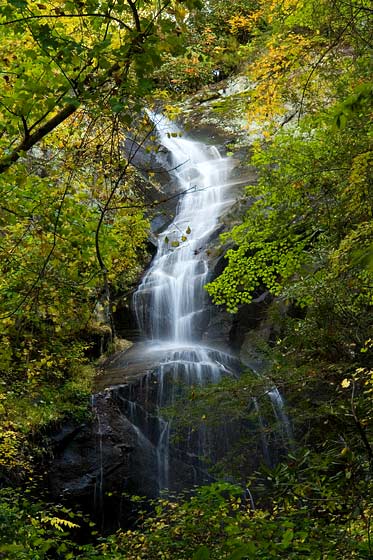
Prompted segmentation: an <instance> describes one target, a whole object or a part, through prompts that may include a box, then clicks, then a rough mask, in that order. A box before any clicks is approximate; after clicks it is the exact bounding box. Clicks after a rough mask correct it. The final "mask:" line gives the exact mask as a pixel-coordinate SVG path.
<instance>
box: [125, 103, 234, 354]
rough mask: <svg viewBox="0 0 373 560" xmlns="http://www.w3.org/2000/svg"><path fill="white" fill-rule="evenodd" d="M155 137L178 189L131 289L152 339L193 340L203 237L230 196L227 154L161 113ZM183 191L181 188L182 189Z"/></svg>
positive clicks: (200, 302)
mask: <svg viewBox="0 0 373 560" xmlns="http://www.w3.org/2000/svg"><path fill="white" fill-rule="evenodd" d="M151 117H152V119H153V121H154V123H155V126H156V129H157V132H158V135H159V141H160V143H161V144H162V145H163V146H165V147H166V148H167V150H169V152H170V155H171V157H172V161H171V168H173V169H174V171H173V172H172V174H173V176H174V179H175V185H176V188H177V191H178V192H179V193H180V194H181V197H180V201H179V204H178V206H177V210H176V216H175V219H174V221H173V222H172V223H171V224H170V226H169V227H168V228H167V229H166V231H164V232H163V233H162V234H161V235H159V237H158V247H157V254H156V257H155V259H154V261H153V263H152V266H151V268H150V270H149V271H148V273H147V274H146V275H145V277H144V279H143V281H142V283H141V285H140V287H139V289H138V291H137V293H136V295H135V308H136V312H137V319H138V323H139V326H140V328H141V330H142V331H143V332H144V333H146V334H147V335H148V337H149V338H150V339H151V340H152V341H153V342H156V343H157V344H160V345H162V344H164V343H166V344H167V345H168V346H170V345H171V344H173V345H174V346H175V347H177V346H185V345H190V343H192V342H195V341H198V338H199V337H198V332H199V325H200V322H201V319H202V314H203V311H204V304H205V301H206V294H205V291H204V288H203V286H204V285H205V284H206V282H207V279H208V275H209V269H208V256H207V255H206V251H205V249H206V243H207V241H208V240H209V238H210V237H211V235H212V234H213V233H214V232H215V231H216V228H217V225H218V219H219V216H220V215H221V214H222V212H223V211H224V209H226V208H228V207H229V206H230V205H231V204H232V202H233V200H232V199H230V197H229V190H230V189H229V186H227V182H228V177H229V173H230V171H231V168H232V160H230V159H229V158H223V157H221V156H220V154H219V152H218V150H217V148H216V147H214V146H206V145H204V144H201V143H199V142H196V141H194V140H190V139H188V138H185V137H184V136H182V135H181V132H180V130H179V129H178V128H177V127H176V126H175V125H174V124H173V123H170V122H169V121H167V120H166V119H165V118H161V117H159V116H157V115H154V114H151ZM182 193H184V194H182Z"/></svg>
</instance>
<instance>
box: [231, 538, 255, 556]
mask: <svg viewBox="0 0 373 560" xmlns="http://www.w3.org/2000/svg"><path fill="white" fill-rule="evenodd" d="M255 551H256V547H255V544H254V543H251V542H250V543H246V544H243V545H242V546H239V547H238V548H236V550H235V551H234V552H232V554H231V555H230V556H228V559H227V560H241V558H246V557H247V556H252V555H253V554H255Z"/></svg>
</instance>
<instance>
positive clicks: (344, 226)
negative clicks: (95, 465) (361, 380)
mask: <svg viewBox="0 0 373 560" xmlns="http://www.w3.org/2000/svg"><path fill="white" fill-rule="evenodd" d="M366 118H367V114H365V113H363V114H362V115H361V117H358V116H356V117H355V118H351V119H350V121H349V123H348V124H347V125H346V127H345V128H344V129H343V130H341V129H335V128H333V123H332V121H331V119H330V118H329V117H328V116H327V117H326V118H323V119H321V120H319V121H318V123H317V125H318V126H317V128H315V120H314V119H313V118H312V119H305V121H304V122H303V124H302V126H301V127H300V128H299V130H298V131H297V132H296V133H293V131H291V130H290V131H287V132H285V131H283V132H282V133H280V134H278V135H277V136H276V138H275V139H274V141H273V143H272V144H271V145H270V146H268V147H264V148H262V147H260V146H257V148H256V153H255V155H254V157H253V160H252V161H253V163H255V164H256V165H257V167H258V169H259V172H260V178H259V183H258V185H257V186H253V187H249V188H248V189H247V194H248V196H250V197H252V201H253V202H252V205H251V207H250V208H249V210H248V212H247V215H246V217H245V219H244V221H243V223H242V224H241V225H238V226H236V227H235V228H234V229H233V230H232V232H231V233H229V234H225V235H224V237H223V240H224V241H227V240H230V241H232V242H233V243H234V244H235V246H236V247H235V248H233V249H230V250H229V251H228V252H227V256H226V257H227V261H228V263H227V266H226V268H225V270H224V271H223V273H222V275H221V276H220V277H219V278H218V279H217V280H215V281H214V282H212V283H211V284H209V285H208V286H207V289H208V291H209V293H210V294H211V295H212V297H213V300H214V301H215V303H218V304H225V305H227V307H228V309H229V310H230V311H236V310H237V307H238V305H239V304H241V303H248V302H250V301H251V299H252V297H253V295H254V293H255V291H256V290H258V289H259V288H260V289H268V290H269V291H270V292H271V293H272V294H273V295H275V296H280V297H281V298H282V299H284V300H291V301H294V302H296V304H297V305H300V306H301V307H307V311H308V312H307V317H308V318H306V321H307V320H308V319H309V320H310V321H311V317H312V316H313V314H314V313H315V314H316V312H317V313H318V315H320V312H321V310H322V308H323V306H324V307H325V313H324V315H325V320H326V321H327V322H328V321H329V320H328V317H327V313H326V309H327V308H328V310H329V313H330V312H331V313H332V315H329V319H330V323H331V322H332V321H334V322H336V321H337V322H338V323H339V322H340V323H341V325H342V323H343V317H345V316H346V315H348V316H351V318H352V317H356V319H357V318H358V317H360V318H362V315H364V314H366V313H367V311H366V310H367V309H368V307H369V305H371V303H372V288H371V285H372V282H371V269H370V264H369V263H370V253H371V239H372V227H371V215H372V206H371V201H372V192H371V190H372V185H371V179H370V174H369V171H368V169H369V168H370V165H371V164H370V163H369V162H371V152H370V147H369V143H370V133H369V130H370V128H369V124H368V123H367V120H366ZM289 154H291V156H290V157H289ZM367 320H368V323H369V319H368V318H367ZM368 323H365V321H364V320H362V321H361V328H359V329H358V330H357V331H356V335H355V336H354V338H353V339H349V337H348V335H347V338H346V340H345V344H350V343H353V342H354V343H356V344H362V343H363V341H364V337H365V336H366V328H367V325H368ZM324 326H325V327H326V325H324ZM320 327H321V325H320ZM337 334H341V333H336V335H337ZM346 352H347V349H345V353H346Z"/></svg>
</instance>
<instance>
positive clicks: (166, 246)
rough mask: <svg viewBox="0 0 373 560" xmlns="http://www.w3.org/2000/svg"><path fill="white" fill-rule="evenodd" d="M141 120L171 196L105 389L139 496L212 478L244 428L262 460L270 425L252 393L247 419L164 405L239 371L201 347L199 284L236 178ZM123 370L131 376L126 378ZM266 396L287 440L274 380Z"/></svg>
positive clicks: (229, 165) (202, 294)
mask: <svg viewBox="0 0 373 560" xmlns="http://www.w3.org/2000/svg"><path fill="white" fill-rule="evenodd" d="M149 117H150V118H151V120H152V121H153V123H154V127H155V130H156V132H157V135H158V139H159V143H160V145H161V146H163V147H164V149H166V150H167V154H168V156H167V157H168V164H169V167H170V170H169V173H170V175H171V177H172V183H173V185H174V187H175V189H176V193H174V194H176V195H177V197H178V199H179V201H178V204H177V208H176V212H175V217H174V219H173V221H172V223H170V224H169V226H168V227H166V229H165V230H164V231H162V232H161V233H160V234H159V235H158V239H157V251H156V255H155V257H154V259H153V261H152V263H151V265H150V267H149V269H148V271H147V272H146V274H145V275H144V277H143V279H142V282H141V283H140V285H139V287H138V289H137V291H136V293H135V294H134V299H133V304H134V309H135V313H136V317H137V321H138V325H139V328H140V332H141V338H142V341H141V342H139V343H137V344H136V345H135V346H134V348H133V349H131V350H130V351H129V352H126V353H125V354H124V356H123V357H122V358H120V359H119V362H115V363H116V367H119V369H120V368H124V369H125V371H126V379H127V380H128V382H127V383H126V384H124V385H120V386H118V387H117V388H116V391H115V392H113V397H115V399H116V401H117V403H118V405H119V407H120V409H121V410H122V411H123V413H124V414H125V416H126V417H127V419H128V420H129V421H130V422H131V424H132V426H133V429H134V434H135V435H136V438H137V448H136V450H135V451H134V453H133V472H134V473H135V474H134V480H135V484H139V490H140V491H141V492H143V491H144V492H145V493H147V492H148V495H149V494H151V493H153V494H154V493H156V492H159V491H161V490H164V489H171V490H175V489H176V490H181V489H184V487H188V486H192V485H193V484H201V483H205V482H209V481H211V480H213V476H212V474H211V472H210V469H209V467H210V466H211V465H213V464H215V463H216V462H219V461H220V460H222V461H223V462H224V460H225V458H226V457H228V458H229V457H231V456H232V453H234V452H233V449H234V446H235V445H240V438H241V436H242V437H243V438H245V437H250V434H251V435H252V434H253V430H254V431H255V430H256V431H257V432H258V433H259V434H260V437H259V440H258V443H259V449H257V452H258V453H257V455H259V457H260V456H262V458H263V460H264V461H265V462H266V463H267V464H268V465H269V464H271V463H272V461H271V451H272V450H271V449H270V441H269V440H267V435H266V426H267V425H268V424H269V423H270V422H268V421H267V420H266V419H265V418H264V417H263V415H262V412H261V410H260V408H259V403H258V401H257V400H255V399H253V401H252V402H253V409H254V411H255V419H254V420H253V421H245V420H242V419H240V418H238V419H237V417H236V419H235V416H234V414H233V415H232V416H231V417H230V416H229V412H228V414H224V413H223V415H221V416H219V414H217V415H216V418H215V423H214V421H212V422H209V421H206V422H205V415H203V414H202V415H201V417H200V418H198V419H187V420H186V419H185V418H182V414H181V415H180V416H181V418H180V417H176V416H175V418H173V413H172V411H175V410H176V409H178V410H180V409H182V407H183V399H188V398H190V395H191V394H193V393H194V392H195V388H198V387H204V386H206V385H207V384H216V383H218V382H219V381H220V380H221V379H222V377H223V376H237V375H238V374H239V372H240V370H241V364H240V362H239V360H238V359H237V358H235V357H234V356H233V355H231V354H230V353H228V352H226V351H223V350H222V349H221V348H215V347H210V346H207V345H206V344H203V334H204V332H205V331H206V328H207V327H208V323H209V303H208V298H207V293H206V291H205V290H204V286H205V284H206V283H207V282H208V281H209V279H210V270H209V261H210V259H209V254H208V246H209V242H210V241H211V240H212V239H213V237H214V236H216V235H217V234H218V231H219V219H220V218H221V216H222V215H223V214H224V212H225V211H227V210H228V209H229V208H230V206H231V205H232V204H233V203H234V201H235V199H234V196H233V195H232V187H233V186H235V184H237V183H235V181H234V180H232V178H231V175H232V169H233V166H234V161H233V160H232V159H231V158H226V157H222V156H221V155H220V153H219V151H218V149H217V148H216V147H215V146H209V145H205V144H203V143H200V142H198V141H195V140H192V139H190V138H187V137H186V136H185V135H184V134H183V133H181V131H180V129H179V128H178V127H177V126H176V125H175V124H174V123H171V122H170V121H168V120H167V119H165V118H164V117H161V116H159V115H156V114H154V113H151V112H149ZM113 367H114V370H115V364H114V366H113ZM136 375H138V376H139V377H136ZM131 376H132V377H133V376H135V377H136V379H137V381H136V382H131ZM267 396H268V398H269V399H270V402H271V404H272V409H273V412H274V416H275V420H277V421H278V423H280V424H281V436H282V438H281V439H282V441H283V442H284V440H285V439H286V438H288V439H290V437H291V425H290V422H289V420H288V418H287V416H286V413H285V410H284V405H283V401H282V397H281V395H280V393H279V392H278V390H277V389H276V388H275V387H274V388H270V390H269V391H267ZM170 418H172V420H170ZM248 434H249V436H248ZM254 447H255V448H257V447H258V446H257V444H254ZM260 447H261V451H260ZM284 447H285V448H286V443H285V446H284ZM255 453H256V452H254V453H253V457H254V455H255ZM253 457H251V456H250V453H248V461H249V463H250V464H255V461H254V459H253ZM228 460H229V459H228ZM228 470H229V469H228Z"/></svg>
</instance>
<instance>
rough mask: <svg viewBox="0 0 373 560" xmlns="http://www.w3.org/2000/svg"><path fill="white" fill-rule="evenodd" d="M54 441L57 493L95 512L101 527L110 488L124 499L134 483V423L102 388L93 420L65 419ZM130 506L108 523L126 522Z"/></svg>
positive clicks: (53, 488)
mask: <svg viewBox="0 0 373 560" xmlns="http://www.w3.org/2000/svg"><path fill="white" fill-rule="evenodd" d="M51 443H52V450H53V459H52V460H51V463H50V465H49V489H50V492H51V494H52V496H53V497H54V498H57V499H58V500H62V501H64V502H65V503H67V504H68V505H75V506H76V505H79V507H82V508H83V509H85V510H86V511H88V512H90V513H93V516H94V518H95V519H96V521H98V522H99V524H100V525H101V526H104V527H107V526H108V520H105V516H106V511H107V501H108V493H109V494H110V493H112V494H113V496H115V499H116V500H117V501H118V503H119V501H122V493H123V492H124V491H127V490H128V488H129V487H131V472H132V469H131V459H130V457H131V453H132V452H133V450H134V448H135V445H136V434H135V432H134V429H133V427H132V425H131V424H130V422H129V421H128V420H127V419H126V418H125V417H124V416H123V415H122V414H120V411H119V410H118V407H117V405H116V403H115V402H114V401H113V400H112V399H111V398H110V396H109V395H107V394H104V393H102V394H98V395H95V396H94V397H93V406H92V420H91V422H88V423H86V424H83V425H77V426H75V425H73V424H66V425H65V426H63V427H62V429H61V430H60V431H59V432H57V433H55V434H53V435H52V436H51ZM111 501H113V499H111ZM130 509H131V506H130V505H129V504H128V507H127V510H126V508H123V507H122V512H121V513H120V514H119V512H118V517H117V518H116V516H110V523H109V524H110V525H111V523H113V521H115V523H116V524H117V525H118V526H119V524H121V523H123V522H124V523H126V519H125V517H126V512H127V514H128V512H129V511H130ZM123 517H124V519H123ZM114 518H115V519H114ZM107 528H109V527H107Z"/></svg>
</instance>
